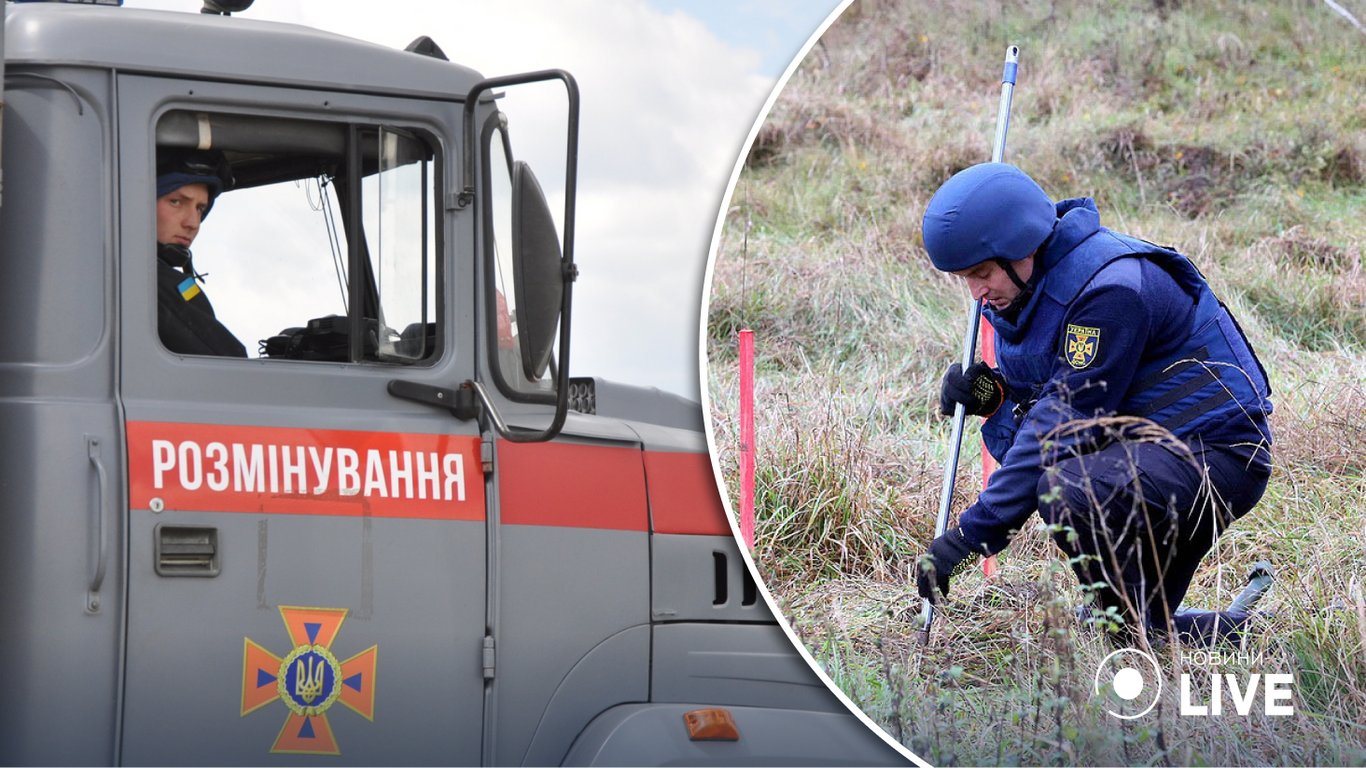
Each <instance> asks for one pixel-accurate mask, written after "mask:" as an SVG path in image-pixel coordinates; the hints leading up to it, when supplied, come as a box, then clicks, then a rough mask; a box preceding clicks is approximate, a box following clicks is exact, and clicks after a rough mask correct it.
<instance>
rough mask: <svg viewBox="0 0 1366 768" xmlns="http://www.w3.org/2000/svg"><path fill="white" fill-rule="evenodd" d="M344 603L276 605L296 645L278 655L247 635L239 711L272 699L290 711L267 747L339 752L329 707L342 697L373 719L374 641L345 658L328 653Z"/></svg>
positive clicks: (300, 751) (247, 711)
mask: <svg viewBox="0 0 1366 768" xmlns="http://www.w3.org/2000/svg"><path fill="white" fill-rule="evenodd" d="M346 612H347V611H346V609H345V608H300V607H297V606H290V605H282V606H280V617H281V618H283V619H284V621H285V630H286V631H287V632H288V633H289V641H290V643H292V644H293V646H294V649H293V650H292V651H290V652H289V653H287V654H285V656H284V658H280V657H279V656H276V655H275V654H273V653H271V652H270V651H267V650H266V649H265V648H263V647H261V646H260V645H258V644H257V643H255V642H254V641H252V639H251V638H249V637H248V638H243V640H244V641H245V643H244V647H243V651H242V716H243V717H246V716H247V715H248V714H250V713H252V712H255V711H256V710H258V709H260V708H261V707H264V706H266V705H267V704H270V703H272V702H274V701H277V700H278V701H282V702H284V705H285V707H286V708H288V709H289V714H288V715H287V716H286V717H285V725H284V727H283V728H281V729H280V735H279V736H277V737H276V738H275V744H274V745H273V746H272V747H271V748H270V751H271V752H275V753H280V754H295V755H339V754H341V750H340V749H339V748H338V746H337V740H336V739H335V738H334V737H333V735H332V725H331V723H329V722H328V719H327V710H328V709H329V708H331V706H332V705H333V704H335V703H336V702H338V701H340V702H341V703H342V704H343V705H344V706H346V707H347V708H349V709H351V710H352V711H354V712H356V713H357V714H359V715H360V716H361V717H364V718H365V719H366V720H370V721H372V722H373V721H374V719H375V661H376V657H377V656H378V648H379V646H376V645H372V646H370V647H369V648H367V649H365V650H364V651H361V652H360V653H358V654H356V655H355V656H352V657H351V658H349V659H347V660H346V661H337V657H336V656H334V655H333V654H332V641H333V640H335V639H336V637H337V632H338V631H339V630H341V625H342V621H343V620H344V619H345V618H346Z"/></svg>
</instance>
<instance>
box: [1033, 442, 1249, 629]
mask: <svg viewBox="0 0 1366 768" xmlns="http://www.w3.org/2000/svg"><path fill="white" fill-rule="evenodd" d="M1186 448H1187V449H1189V453H1186V452H1185V451H1182V450H1180V445H1179V444H1163V443H1161V442H1137V441H1125V440H1120V441H1116V442H1114V443H1111V444H1110V445H1108V446H1106V447H1104V448H1102V449H1100V450H1098V451H1095V452H1093V453H1086V454H1082V455H1073V456H1064V457H1060V458H1059V459H1058V460H1057V461H1055V462H1054V463H1053V464H1052V465H1051V466H1047V467H1046V468H1045V472H1044V475H1043V477H1042V478H1041V479H1040V481H1039V485H1038V493H1039V514H1040V516H1042V517H1043V519H1044V520H1045V521H1046V522H1048V523H1050V524H1053V525H1055V526H1059V528H1057V529H1055V530H1054V532H1053V534H1052V536H1053V540H1054V541H1055V542H1056V543H1057V545H1058V546H1059V547H1060V548H1061V549H1062V551H1063V552H1065V553H1066V554H1067V556H1068V557H1069V558H1070V559H1071V561H1072V569H1073V570H1074V571H1075V572H1076V574H1077V578H1078V579H1080V580H1081V583H1082V585H1084V586H1085V585H1097V586H1095V587H1094V595H1095V598H1096V606H1097V607H1098V608H1099V610H1100V611H1102V612H1103V611H1105V610H1106V609H1107V608H1111V607H1113V608H1115V609H1116V610H1117V611H1118V612H1119V615H1120V616H1121V617H1123V619H1124V622H1125V627H1124V629H1123V630H1122V631H1121V632H1120V633H1119V634H1118V635H1117V636H1116V637H1115V638H1114V640H1115V642H1117V643H1122V644H1126V645H1133V644H1134V640H1135V637H1134V633H1135V632H1136V631H1138V628H1139V627H1143V628H1145V629H1146V630H1147V631H1148V632H1150V633H1153V634H1155V635H1156V634H1166V633H1168V632H1169V631H1171V630H1172V629H1175V630H1176V631H1177V632H1179V633H1181V634H1182V635H1186V636H1187V639H1193V640H1195V641H1196V642H1205V643H1207V642H1212V641H1214V640H1216V639H1220V638H1221V637H1222V638H1223V639H1228V637H1229V636H1230V635H1234V636H1236V633H1237V632H1238V631H1240V630H1241V625H1242V624H1243V623H1244V622H1245V620H1246V617H1245V616H1223V617H1220V616H1218V615H1217V614H1210V613H1208V612H1205V613H1202V614H1192V615H1188V616H1175V617H1174V614H1175V612H1176V609H1177V607H1178V606H1179V605H1181V600H1182V599H1183V598H1184V597H1185V596H1186V590H1187V589H1188V588H1189V587H1190V583H1191V579H1192V578H1193V577H1194V576H1195V570H1196V568H1197V567H1199V565H1200V561H1201V560H1202V559H1203V558H1204V556H1205V554H1206V553H1207V552H1209V550H1210V548H1211V547H1212V546H1213V545H1214V540H1215V539H1216V538H1217V537H1218V536H1219V534H1221V533H1222V532H1223V531H1224V529H1225V528H1227V527H1228V525H1229V524H1230V523H1232V522H1233V521H1234V520H1236V519H1238V518H1240V517H1242V516H1243V515H1245V514H1247V513H1248V512H1249V511H1250V510H1251V509H1252V508H1253V507H1254V506H1255V505H1256V504H1257V501H1258V500H1259V499H1261V497H1262V493H1263V492H1264V491H1265V490H1266V483H1267V479H1268V477H1269V476H1270V474H1271V466H1270V455H1269V451H1268V450H1267V448H1266V447H1265V446H1258V445H1256V444H1251V443H1247V444H1237V445H1232V446H1229V445H1212V444H1211V445H1207V444H1205V443H1204V442H1203V441H1202V440H1200V439H1199V438H1196V439H1194V440H1192V441H1191V442H1190V443H1188V444H1186ZM1221 618H1222V621H1220V619H1221ZM1187 625H1189V626H1187Z"/></svg>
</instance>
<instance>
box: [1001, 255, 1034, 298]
mask: <svg viewBox="0 0 1366 768" xmlns="http://www.w3.org/2000/svg"><path fill="white" fill-rule="evenodd" d="M996 263H997V264H999V265H1000V267H1001V269H1004V270H1005V273H1006V276H1007V277H1009V278H1010V282H1012V283H1014V284H1015V287H1016V288H1019V289H1020V291H1022V292H1023V291H1027V290H1029V284H1028V283H1026V282H1025V281H1023V280H1021V279H1020V275H1019V274H1018V273H1016V272H1015V265H1014V264H1012V263H1011V262H1010V261H1009V260H1007V259H996Z"/></svg>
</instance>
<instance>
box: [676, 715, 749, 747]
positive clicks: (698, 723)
mask: <svg viewBox="0 0 1366 768" xmlns="http://www.w3.org/2000/svg"><path fill="white" fill-rule="evenodd" d="M683 722H684V723H685V724H687V726H688V738H689V739H692V740H693V741H739V740H740V729H739V728H737V727H736V726H735V718H733V717H731V716H730V711H729V710H726V709H721V708H720V707H714V708H712V709H694V710H692V711H691V712H685V713H683Z"/></svg>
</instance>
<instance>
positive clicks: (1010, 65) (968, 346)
mask: <svg viewBox="0 0 1366 768" xmlns="http://www.w3.org/2000/svg"><path fill="white" fill-rule="evenodd" d="M1019 63H1020V48H1019V46H1016V45H1012V46H1010V47H1009V48H1007V49H1006V63H1005V71H1004V72H1003V73H1002V74H1001V103H1000V105H999V106H998V107H997V108H996V136H995V137H994V138H993V139H992V142H991V162H993V163H999V162H1001V161H1003V160H1005V155H1006V133H1007V132H1008V131H1009V130H1010V100H1011V97H1012V96H1014V94H1015V70H1016V69H1017V68H1018V67H1019ZM981 319H982V301H981V299H978V300H977V301H975V302H973V305H972V314H971V316H969V317H968V330H967V333H965V334H963V357H962V362H963V370H965V371H966V370H967V369H968V368H969V367H971V366H972V359H973V357H974V356H975V355H976V352H977V327H978V324H979V323H980V322H981ZM966 417H967V409H965V408H964V407H963V404H962V403H956V404H955V405H954V407H953V435H952V436H951V437H950V438H949V458H948V461H946V462H945V464H944V485H943V488H942V490H941V491H940V494H939V516H938V517H936V518H935V521H934V536H935V538H939V537H940V536H943V535H944V531H946V530H948V527H949V508H950V507H951V506H952V504H953V483H954V480H955V479H956V478H957V476H958V452H959V449H960V448H961V447H962V444H963V421H964V420H965V418H966ZM921 615H922V616H924V618H925V623H924V628H923V629H921V630H920V642H921V643H922V644H923V643H925V642H928V641H929V639H930V625H932V624H934V604H933V603H931V602H930V601H929V600H925V603H924V606H923V608H922V609H921Z"/></svg>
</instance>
